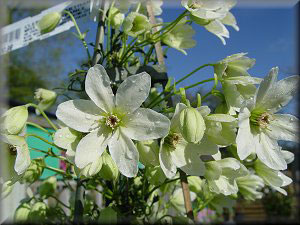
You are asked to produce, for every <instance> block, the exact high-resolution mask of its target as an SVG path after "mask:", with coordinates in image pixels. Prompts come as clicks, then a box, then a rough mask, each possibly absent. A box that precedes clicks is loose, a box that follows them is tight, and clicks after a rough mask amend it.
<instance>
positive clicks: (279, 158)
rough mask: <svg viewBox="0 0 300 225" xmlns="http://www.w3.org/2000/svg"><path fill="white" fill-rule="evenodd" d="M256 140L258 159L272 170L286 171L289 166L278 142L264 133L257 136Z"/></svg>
mask: <svg viewBox="0 0 300 225" xmlns="http://www.w3.org/2000/svg"><path fill="white" fill-rule="evenodd" d="M256 139H257V140H256V142H255V147H256V154H257V157H258V158H259V159H260V160H261V161H262V162H263V163H264V164H266V165H267V166H268V167H270V168H271V169H274V170H285V169H286V168H287V164H286V162H285V160H284V157H283V155H282V153H281V151H280V148H279V146H278V144H277V142H276V141H275V140H273V139H271V138H269V137H268V136H267V135H265V134H264V133H260V134H259V135H257V136H256Z"/></svg>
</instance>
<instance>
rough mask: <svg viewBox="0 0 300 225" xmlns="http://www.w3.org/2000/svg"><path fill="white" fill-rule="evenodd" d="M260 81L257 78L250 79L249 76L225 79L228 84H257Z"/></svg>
mask: <svg viewBox="0 0 300 225" xmlns="http://www.w3.org/2000/svg"><path fill="white" fill-rule="evenodd" d="M261 81H262V79H261V78H258V77H250V76H238V77H228V78H226V82H228V83H230V84H241V85H248V84H259V83H260V82H261Z"/></svg>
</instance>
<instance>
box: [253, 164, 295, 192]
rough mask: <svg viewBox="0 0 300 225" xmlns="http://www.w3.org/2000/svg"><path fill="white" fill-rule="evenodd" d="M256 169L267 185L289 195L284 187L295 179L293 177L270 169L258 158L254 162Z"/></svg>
mask: <svg viewBox="0 0 300 225" xmlns="http://www.w3.org/2000/svg"><path fill="white" fill-rule="evenodd" d="M254 169H255V172H256V174H257V175H258V176H260V177H261V178H262V179H263V180H264V182H265V184H266V185H268V186H270V187H272V188H273V189H275V190H276V191H278V192H280V193H282V194H284V195H287V192H286V191H285V190H284V189H283V188H282V187H285V186H287V185H289V184H290V183H292V182H293V181H292V179H291V178H289V177H288V176H286V175H284V174H283V173H282V172H280V171H278V170H273V169H270V168H269V167H267V166H266V165H265V164H264V163H263V162H261V161H260V160H256V161H255V162H254Z"/></svg>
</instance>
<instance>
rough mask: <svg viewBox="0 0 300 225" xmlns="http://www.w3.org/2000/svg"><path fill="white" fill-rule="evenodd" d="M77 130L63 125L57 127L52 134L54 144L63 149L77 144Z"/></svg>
mask: <svg viewBox="0 0 300 225" xmlns="http://www.w3.org/2000/svg"><path fill="white" fill-rule="evenodd" d="M79 135H80V133H79V132H77V131H75V130H72V129H70V128H69V127H63V128H60V129H58V130H57V131H56V132H55V134H54V138H53V140H54V144H56V145H57V146H58V147H61V148H63V149H72V148H74V147H73V146H75V149H76V145H77V144H78V139H79V138H78V136H79Z"/></svg>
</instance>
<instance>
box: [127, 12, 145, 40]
mask: <svg viewBox="0 0 300 225" xmlns="http://www.w3.org/2000/svg"><path fill="white" fill-rule="evenodd" d="M150 29H151V24H150V22H149V19H148V18H147V17H146V16H145V15H143V14H140V13H137V12H131V13H129V14H128V16H127V17H126V18H125V20H124V22H123V30H124V33H125V34H127V35H129V36H132V37H137V36H138V35H140V34H143V33H145V32H146V31H149V30H150Z"/></svg>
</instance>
